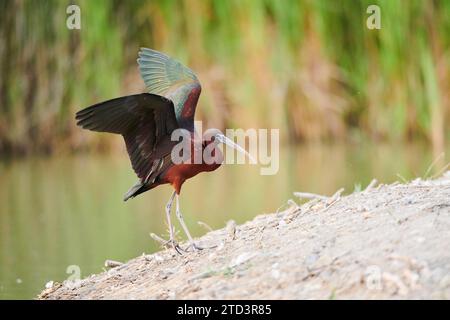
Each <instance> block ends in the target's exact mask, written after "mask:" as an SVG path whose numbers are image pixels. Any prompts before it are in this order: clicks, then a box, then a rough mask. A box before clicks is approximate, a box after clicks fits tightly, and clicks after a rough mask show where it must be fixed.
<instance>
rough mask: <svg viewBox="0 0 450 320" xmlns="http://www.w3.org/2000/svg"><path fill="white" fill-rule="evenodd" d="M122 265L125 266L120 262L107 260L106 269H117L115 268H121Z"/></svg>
mask: <svg viewBox="0 0 450 320" xmlns="http://www.w3.org/2000/svg"><path fill="white" fill-rule="evenodd" d="M121 265H123V263H122V262H119V261H114V260H106V261H105V268H115V267H120V266H121Z"/></svg>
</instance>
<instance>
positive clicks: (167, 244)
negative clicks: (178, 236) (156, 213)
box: [150, 233, 186, 255]
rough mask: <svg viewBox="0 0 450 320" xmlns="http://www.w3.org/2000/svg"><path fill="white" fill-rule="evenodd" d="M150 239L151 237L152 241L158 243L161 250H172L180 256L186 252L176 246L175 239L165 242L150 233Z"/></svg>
mask: <svg viewBox="0 0 450 320" xmlns="http://www.w3.org/2000/svg"><path fill="white" fill-rule="evenodd" d="M150 237H152V238H153V240H155V241H157V242H159V243H160V244H161V246H162V247H163V248H173V249H174V250H175V251H176V252H177V253H178V254H180V255H181V254H183V252H185V251H186V250H184V249H183V248H181V246H180V245H179V244H178V242H176V241H175V239H169V240H165V239H163V238H161V237H160V236H157V235H156V234H154V233H150Z"/></svg>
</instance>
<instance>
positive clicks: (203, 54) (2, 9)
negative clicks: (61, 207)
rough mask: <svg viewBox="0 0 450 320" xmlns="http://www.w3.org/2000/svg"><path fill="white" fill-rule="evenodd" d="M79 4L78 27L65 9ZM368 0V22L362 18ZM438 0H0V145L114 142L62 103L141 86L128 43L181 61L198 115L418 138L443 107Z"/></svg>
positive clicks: (447, 5)
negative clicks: (375, 24) (84, 127)
mask: <svg viewBox="0 0 450 320" xmlns="http://www.w3.org/2000/svg"><path fill="white" fill-rule="evenodd" d="M69 4H77V5H79V6H80V8H81V30H68V29H67V28H66V18H67V14H66V8H67V6H68V5H69ZM371 4H377V5H379V6H380V8H381V26H382V28H381V30H369V29H368V28H367V27H366V19H367V18H368V16H369V14H368V13H366V10H367V7H368V6H369V5H371ZM449 12H450V1H444V0H442V1H422V0H411V1H400V0H378V1H377V0H368V1H365V0H363V1H350V0H340V1H338V0H334V1H332V0H324V1H306V0H305V1H297V0H292V1H289V0H285V1H277V0H259V1H255V0H244V1H242V0H230V1H204V0H179V1H178V0H165V1H141V0H131V1H119V0H115V1H110V0H95V1H86V0H85V1H81V0H80V1H76V0H74V1H59V0H40V1H31V0H9V1H0V68H1V69H0V75H1V77H0V112H1V116H0V151H1V152H2V153H11V152H20V153H27V152H33V151H46V152H55V150H77V149H79V148H84V147H86V148H93V149H96V148H100V147H105V146H106V147H108V146H111V145H114V143H112V142H111V140H110V139H109V137H108V135H106V136H105V135H87V134H86V133H84V132H82V131H81V130H79V129H77V128H76V127H75V124H74V112H76V111H77V110H79V109H81V108H83V107H86V106H88V105H90V104H93V103H95V102H98V101H100V100H106V99H110V98H114V97H117V96H119V95H125V94H131V93H136V92H140V91H143V90H144V85H143V83H142V80H141V79H140V78H139V74H138V70H137V67H136V62H135V60H136V56H137V51H138V49H139V47H141V46H146V47H151V48H154V49H157V50H160V51H163V52H166V53H168V54H169V55H171V56H173V57H176V58H177V59H179V60H181V61H183V62H184V63H186V64H188V65H189V66H190V67H191V68H192V69H193V70H195V72H196V73H197V74H198V75H199V78H200V80H201V82H202V85H203V93H202V98H201V100H200V107H199V108H198V112H197V115H198V118H199V119H201V120H204V121H206V122H207V125H208V126H214V127H218V128H225V127H237V126H239V127H243V128H245V127H258V128H263V127H266V128H273V127H275V128H281V129H282V130H281V135H282V138H283V139H284V141H307V142H309V141H327V140H345V141H347V140H349V139H364V138H369V139H374V140H376V141H380V140H389V141H391V140H395V141H406V140H413V139H422V140H425V141H429V142H430V143H432V144H433V146H434V147H435V148H436V149H438V150H442V149H443V146H444V145H445V140H446V138H447V137H448V133H449V132H448V126H447V125H446V124H447V123H448V120H449V116H450V112H449V111H450V72H449V70H450V68H449V66H450V46H449V42H450V37H449V36H448V35H449V34H450V14H449Z"/></svg>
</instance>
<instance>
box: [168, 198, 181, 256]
mask: <svg viewBox="0 0 450 320" xmlns="http://www.w3.org/2000/svg"><path fill="white" fill-rule="evenodd" d="M175 195H176V192H175V191H174V192H173V193H172V195H171V196H170V199H169V202H167V204H166V217H167V225H168V227H169V240H167V241H166V243H165V244H170V245H171V246H172V248H173V249H174V250H175V251H176V252H178V253H179V254H181V251H182V249H181V247H180V246H179V245H178V243H177V242H176V241H175V229H174V227H173V224H172V219H171V218H170V211H171V209H172V204H173V199H174V198H175Z"/></svg>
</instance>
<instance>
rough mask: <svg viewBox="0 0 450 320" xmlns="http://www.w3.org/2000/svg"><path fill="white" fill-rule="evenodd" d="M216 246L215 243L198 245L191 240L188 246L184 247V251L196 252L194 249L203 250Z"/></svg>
mask: <svg viewBox="0 0 450 320" xmlns="http://www.w3.org/2000/svg"><path fill="white" fill-rule="evenodd" d="M216 247H217V245H213V246H208V247H205V246H200V245H198V244H197V243H195V242H191V243H190V244H189V245H188V247H187V248H186V250H185V251H186V252H188V251H193V252H196V251H200V250H205V249H213V248H216Z"/></svg>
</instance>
